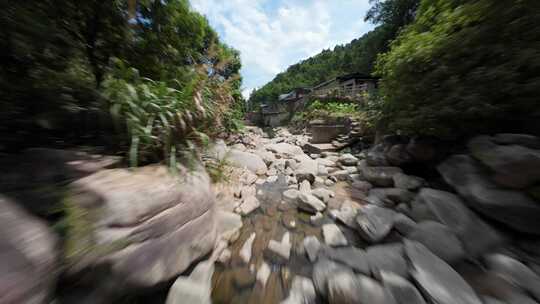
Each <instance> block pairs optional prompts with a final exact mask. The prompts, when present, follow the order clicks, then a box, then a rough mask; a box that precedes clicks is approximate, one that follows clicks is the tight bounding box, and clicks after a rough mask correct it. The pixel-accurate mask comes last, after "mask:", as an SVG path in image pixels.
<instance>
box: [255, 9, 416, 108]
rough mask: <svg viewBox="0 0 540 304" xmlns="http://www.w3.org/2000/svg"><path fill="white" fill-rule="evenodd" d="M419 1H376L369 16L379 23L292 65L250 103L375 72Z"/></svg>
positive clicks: (413, 13)
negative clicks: (353, 74) (367, 30)
mask: <svg viewBox="0 0 540 304" xmlns="http://www.w3.org/2000/svg"><path fill="white" fill-rule="evenodd" d="M419 2H420V1H419V0H386V1H381V0H372V1H371V3H372V8H371V9H370V10H369V11H368V13H367V15H366V16H365V19H366V20H367V21H370V22H372V23H374V24H376V25H378V26H377V27H376V28H375V29H374V30H372V31H370V32H368V33H366V34H365V35H363V36H362V37H360V38H358V39H354V40H353V41H351V42H350V43H348V44H345V45H338V46H336V47H335V48H334V49H333V50H324V51H322V52H321V53H319V54H317V55H315V56H313V57H311V58H308V59H306V60H303V61H301V62H299V63H297V64H294V65H292V66H290V67H289V68H288V69H287V70H286V71H285V72H283V73H280V74H278V75H277V76H276V77H275V78H274V79H273V80H272V81H270V82H269V83H267V84H266V85H264V86H263V87H261V88H260V89H258V90H256V91H254V92H253V94H252V95H251V96H250V99H249V101H250V104H252V105H256V104H260V103H266V102H274V101H276V100H277V97H278V95H279V94H283V93H286V92H288V91H290V90H291V89H293V88H297V87H311V86H314V85H316V84H319V83H321V82H324V81H325V80H328V79H331V78H333V77H336V76H339V75H342V74H348V73H357V72H359V73H362V74H371V73H372V72H373V68H374V65H375V60H376V59H377V55H378V54H380V53H383V52H385V51H387V50H388V48H389V43H390V41H392V40H393V39H394V38H395V37H396V35H397V33H398V32H399V30H400V29H401V28H402V27H403V26H404V25H406V24H408V23H410V22H412V20H414V15H415V11H416V9H417V7H418V4H419ZM359 18H361V16H359Z"/></svg>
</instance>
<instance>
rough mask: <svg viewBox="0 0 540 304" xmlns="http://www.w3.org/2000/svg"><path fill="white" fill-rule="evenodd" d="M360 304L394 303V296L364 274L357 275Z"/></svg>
mask: <svg viewBox="0 0 540 304" xmlns="http://www.w3.org/2000/svg"><path fill="white" fill-rule="evenodd" d="M357 282H358V293H359V294H360V301H359V302H357V303H360V304H396V300H395V299H394V296H393V295H392V294H391V293H390V292H389V291H387V290H386V289H384V288H383V287H382V286H381V284H380V283H379V282H377V281H375V280H373V279H372V278H369V277H367V276H364V275H358V276H357Z"/></svg>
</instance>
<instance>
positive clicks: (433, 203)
mask: <svg viewBox="0 0 540 304" xmlns="http://www.w3.org/2000/svg"><path fill="white" fill-rule="evenodd" d="M412 216H413V217H414V218H415V220H417V221H421V220H431V219H433V220H436V221H439V222H441V223H443V224H444V225H446V226H447V227H448V228H450V229H451V230H452V231H453V232H454V233H455V234H456V235H457V236H458V237H459V238H460V240H461V241H462V243H463V246H464V248H465V251H466V252H467V254H469V255H471V256H473V257H477V256H479V255H481V254H482V253H484V252H486V251H487V250H489V249H491V248H492V247H495V246H497V245H498V244H499V243H500V242H501V241H502V239H501V237H500V236H499V235H498V234H497V232H496V231H495V230H494V229H493V228H491V227H490V226H489V225H488V224H486V223H485V222H484V221H483V220H481V219H480V218H479V217H478V216H476V214H474V213H473V212H472V211H471V210H469V209H468V208H467V207H466V206H465V203H464V202H463V201H462V200H461V199H460V198H459V197H458V196H457V195H455V194H453V193H449V192H445V191H440V190H435V189H429V188H423V189H422V190H420V193H418V195H417V196H416V198H415V200H414V202H413V203H412Z"/></svg>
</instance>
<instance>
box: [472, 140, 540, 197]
mask: <svg viewBox="0 0 540 304" xmlns="http://www.w3.org/2000/svg"><path fill="white" fill-rule="evenodd" d="M468 147H469V149H470V150H471V153H472V155H473V157H474V158H476V159H478V160H480V161H481V162H482V163H483V164H484V165H486V166H488V167H489V168H490V169H491V170H493V171H494V172H495V177H494V179H495V181H496V182H497V183H498V184H500V185H503V186H505V187H510V188H517V189H522V188H526V187H528V186H531V185H533V184H535V183H537V182H539V181H540V150H535V149H530V148H526V147H523V146H518V145H509V146H503V145H497V144H495V143H494V142H493V138H491V137H489V136H478V137H475V138H473V139H472V140H470V141H469V144H468Z"/></svg>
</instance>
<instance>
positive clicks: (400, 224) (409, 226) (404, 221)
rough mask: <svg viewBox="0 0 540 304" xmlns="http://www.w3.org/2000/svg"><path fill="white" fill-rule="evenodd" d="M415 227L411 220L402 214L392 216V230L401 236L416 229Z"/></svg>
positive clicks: (415, 224)
mask: <svg viewBox="0 0 540 304" xmlns="http://www.w3.org/2000/svg"><path fill="white" fill-rule="evenodd" d="M417 225H418V224H417V223H416V222H415V221H414V220H413V219H411V218H410V217H408V216H406V215H405V214H403V213H396V214H395V216H394V228H395V229H396V230H397V231H398V232H399V233H401V234H402V235H405V236H406V235H408V234H409V233H411V232H412V231H413V230H414V229H416V226H417Z"/></svg>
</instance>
